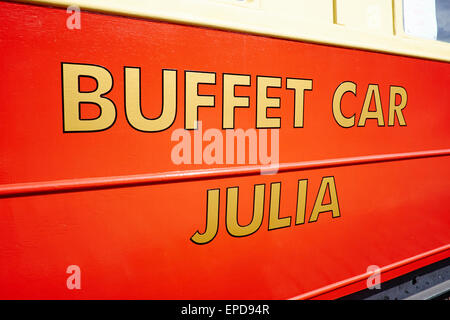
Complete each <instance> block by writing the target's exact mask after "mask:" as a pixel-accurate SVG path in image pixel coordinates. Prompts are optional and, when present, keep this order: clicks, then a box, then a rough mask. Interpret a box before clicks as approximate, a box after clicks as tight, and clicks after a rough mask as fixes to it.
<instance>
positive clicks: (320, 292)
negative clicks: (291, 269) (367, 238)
mask: <svg viewBox="0 0 450 320" xmlns="http://www.w3.org/2000/svg"><path fill="white" fill-rule="evenodd" d="M449 249H450V244H446V245H443V246H441V247H438V248H435V249H433V250H430V251H426V252H423V253H421V254H418V255H415V256H412V257H409V258H406V259H403V260H400V261H398V262H395V263H392V264H390V265H387V266H384V267H382V268H380V274H383V273H385V272H389V271H392V270H395V269H398V268H401V267H404V266H406V265H408V264H411V263H414V262H417V261H420V260H423V259H426V258H429V257H431V256H434V255H436V254H439V253H442V252H445V251H447V250H449ZM374 272H375V271H373V272H366V273H363V274H360V275H358V276H354V277H352V278H348V279H345V280H342V281H339V282H336V283H334V284H331V285H328V286H325V287H322V288H320V289H316V290H313V291H310V292H307V293H304V294H301V295H298V296H295V297H293V298H290V299H288V300H306V299H311V298H315V297H319V296H322V295H324V294H327V293H330V292H333V291H336V290H338V289H341V288H343V287H346V286H349V285H352V284H354V283H356V282H359V281H364V280H366V279H367V278H369V277H370V276H371V275H373V274H374Z"/></svg>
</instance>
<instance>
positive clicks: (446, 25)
mask: <svg viewBox="0 0 450 320" xmlns="http://www.w3.org/2000/svg"><path fill="white" fill-rule="evenodd" d="M436 17H437V26H438V33H437V39H438V40H440V41H445V42H450V0H436Z"/></svg>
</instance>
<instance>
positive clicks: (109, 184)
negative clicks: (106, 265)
mask: <svg viewBox="0 0 450 320" xmlns="http://www.w3.org/2000/svg"><path fill="white" fill-rule="evenodd" d="M448 155H450V149H440V150H430V151H417V152H405V153H394V154H382V155H370V156H359V157H347V158H338V159H327V160H316V161H302V162H295V163H285V164H280V165H279V166H276V165H272V166H259V165H258V166H246V167H229V168H216V169H202V170H186V171H168V172H163V173H152V174H138V175H126V176H112V177H96V178H79V179H65V180H53V181H44V182H26V183H13V184H4V185H0V198H7V197H15V196H28V195H39V194H48V193H61V192H75V191H88V190H97V189H110V188H123V187H133V186H142V185H152V184H164V183H176V182H185V181H190V180H210V179H225V178H230V177H238V176H252V175H260V174H264V173H266V175H267V174H270V172H273V171H274V169H275V170H276V173H284V172H292V171H302V170H313V169H322V168H330V167H341V166H351V165H361V164H371V163H379V162H391V161H400V160H411V159H420V158H432V157H441V156H448Z"/></svg>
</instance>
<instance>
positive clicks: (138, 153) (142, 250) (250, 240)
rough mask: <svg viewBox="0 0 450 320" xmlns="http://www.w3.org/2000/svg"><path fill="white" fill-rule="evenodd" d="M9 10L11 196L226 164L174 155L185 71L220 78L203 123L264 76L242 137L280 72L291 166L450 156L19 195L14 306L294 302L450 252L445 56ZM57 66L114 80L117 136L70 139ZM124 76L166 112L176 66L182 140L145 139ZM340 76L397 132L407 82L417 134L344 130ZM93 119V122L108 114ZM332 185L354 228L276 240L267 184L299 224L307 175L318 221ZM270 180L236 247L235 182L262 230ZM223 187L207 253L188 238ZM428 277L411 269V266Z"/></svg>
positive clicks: (0, 158)
mask: <svg viewBox="0 0 450 320" xmlns="http://www.w3.org/2000/svg"><path fill="white" fill-rule="evenodd" d="M0 8H1V10H0V20H1V21H2V24H1V25H0V52H1V53H2V55H1V58H0V59H1V64H0V72H1V74H2V78H1V80H0V81H1V85H0V96H1V97H2V102H1V106H0V118H1V119H2V121H0V184H2V185H1V186H0V189H8V188H9V189H10V188H11V187H13V186H14V185H13V184H17V183H25V182H42V181H53V180H60V179H77V178H89V177H110V176H126V175H130V174H150V173H165V172H172V171H179V170H198V169H211V168H214V167H222V166H221V165H216V166H211V165H206V164H199V165H175V164H173V162H172V161H171V158H170V155H171V150H172V148H173V146H174V145H175V142H172V141H171V134H172V132H173V130H175V129H177V128H182V127H183V125H184V109H183V106H184V78H183V73H184V71H185V70H196V71H208V72H215V73H216V76H217V84H216V85H205V86H201V87H200V93H202V94H213V95H215V102H216V106H215V107H214V108H200V112H199V120H201V121H202V122H203V125H204V130H205V129H208V128H219V129H220V128H221V127H222V124H221V121H222V105H221V101H222V74H223V73H225V72H227V73H239V74H249V75H251V83H252V85H251V86H250V87H248V88H245V87H243V88H239V89H237V94H239V95H248V96H250V108H248V109H237V110H236V127H237V128H243V129H248V128H254V127H255V117H256V106H255V99H256V76H257V75H266V76H277V77H282V79H283V85H282V88H281V89H270V90H269V94H270V95H272V96H277V97H280V99H281V108H280V109H271V110H270V111H269V115H270V116H279V117H281V130H280V147H279V148H280V163H281V164H282V165H283V164H289V163H294V162H301V161H305V160H322V159H323V160H326V159H336V158H345V157H354V156H367V155H383V154H391V153H402V152H420V151H423V150H441V151H442V152H441V157H438V158H436V157H433V158H424V159H409V160H401V161H396V162H385V163H383V162H381V163H370V164H361V165H352V166H336V167H331V168H322V169H314V170H306V171H303V170H291V171H289V172H283V173H279V174H278V175H268V176H260V175H256V176H255V175H252V176H245V175H244V176H233V177H232V176H230V177H226V178H220V179H213V178H210V179H202V180H198V181H195V180H186V181H182V182H173V181H172V183H158V184H150V185H145V186H135V187H126V188H115V189H107V190H90V191H80V192H69V193H65V192H63V193H56V194H41V195H29V196H20V197H16V196H12V195H11V194H9V195H8V196H4V197H3V198H1V199H0V298H3V299H4V298H124V299H128V298H144V299H147V298H148V299H157V298H211V299H219V298H229V299H234V298H236V299H247V298H256V299H259V298H264V299H266V298H269V299H272V298H278V299H284V298H291V297H295V296H298V295H300V294H303V293H307V292H311V291H313V290H316V289H319V288H321V287H324V286H327V285H332V284H335V283H336V282H339V281H342V280H345V279H349V278H351V277H354V276H358V275H360V274H364V273H366V269H367V267H368V266H369V265H378V266H380V267H383V266H388V265H391V264H393V263H398V262H401V261H403V260H404V259H408V258H410V257H414V256H417V255H420V254H423V253H426V252H429V251H430V250H433V249H436V248H443V249H442V250H441V252H440V253H439V254H438V256H439V257H440V258H445V257H448V256H449V250H448V245H449V242H450V241H449V240H450V239H449V233H448V229H449V226H450V219H449V209H448V207H446V201H447V200H448V190H449V187H450V183H449V181H450V179H449V178H450V171H449V164H450V163H449V158H448V154H449V149H448V148H449V144H448V141H449V138H450V130H449V129H448V124H447V121H448V119H449V118H450V117H449V116H450V108H449V101H450V92H449V91H448V90H446V87H445V85H446V84H447V83H449V81H450V65H449V64H448V63H443V62H436V61H427V60H421V59H415V58H408V57H400V56H392V55H388V54H381V53H370V52H363V51H359V50H352V49H344V48H337V47H330V46H324V45H317V44H308V43H301V42H297V41H288V40H280V39H273V38H267V37H261V36H252V35H246V34H239V33H233V32H225V31H217V30H210V29H204V28H199V27H191V26H181V25H175V24H169V23H161V22H154V21H146V20H139V19H130V18H125V17H114V16H109V15H103V14H95V13H87V12H84V13H82V28H81V30H69V29H67V28H66V18H67V14H66V12H65V10H63V9H56V8H46V7H38V6H30V5H23V4H13V3H0ZM61 62H72V63H86V64H96V65H101V66H103V67H105V68H107V69H108V70H109V71H110V72H111V74H112V76H113V78H114V87H113V89H112V91H111V92H110V93H109V94H108V97H109V98H110V99H111V100H113V101H114V103H115V104H116V108H117V120H116V122H115V124H114V125H113V126H112V127H111V128H109V129H107V130H105V131H101V132H91V133H63V127H62V124H63V123H62V102H61V101H62V96H61ZM124 66H136V67H141V71H142V103H143V110H144V113H145V114H146V115H147V116H148V117H156V116H157V115H158V114H159V112H160V111H161V109H160V108H161V70H162V69H163V68H166V69H176V70H178V79H177V85H178V91H177V105H178V109H177V118H176V120H175V122H174V124H173V125H172V126H171V127H170V128H169V129H167V130H165V131H162V132H158V133H144V132H139V131H136V130H134V129H133V128H132V127H130V125H129V124H128V123H127V121H126V119H125V113H124V105H123V104H124V102H123V101H124V88H123V87H124V84H123V67H124ZM286 77H293V78H308V79H313V90H312V91H310V92H308V93H306V95H305V119H304V121H305V125H304V128H293V126H292V124H293V107H294V106H293V104H294V103H293V99H294V95H293V92H292V91H291V90H286V83H285V79H286ZM343 81H353V82H355V83H356V84H357V95H356V97H354V96H352V95H351V94H348V96H347V95H346V96H345V97H344V98H343V106H344V107H343V111H344V113H345V114H348V115H350V114H352V113H354V112H356V113H357V114H359V112H360V110H361V107H362V104H363V101H364V97H365V93H366V90H367V86H368V84H370V83H376V84H378V85H379V89H380V93H381V101H382V106H383V111H384V118H385V122H386V123H387V118H388V105H389V87H390V85H398V86H402V87H404V88H405V89H406V90H407V93H408V103H407V107H406V108H405V109H404V115H405V120H406V123H407V126H398V125H396V126H393V127H388V126H383V127H379V126H378V125H377V122H376V120H373V119H372V120H370V119H369V120H368V121H367V123H366V125H365V126H364V127H357V126H355V127H352V128H348V129H345V128H342V127H340V126H339V125H338V124H337V123H336V122H335V120H334V118H333V114H332V107H331V106H332V98H333V93H334V91H335V89H336V87H337V86H338V85H339V84H340V83H341V82H343ZM83 85H86V90H88V89H89V88H90V87H89V86H91V87H92V83H91V84H89V83H86V84H83ZM83 112H86V114H84V115H86V116H95V109H91V110H86V109H84V111H83ZM356 119H357V120H358V116H357V118H356ZM223 166H226V165H223ZM228 167H229V166H228ZM325 176H334V178H335V181H336V188H337V193H338V197H339V207H340V212H341V216H340V217H338V218H335V219H333V218H331V213H321V214H320V216H319V219H318V221H317V222H315V223H305V224H304V225H298V226H292V227H289V228H283V229H277V230H272V231H267V226H268V208H269V195H270V192H269V191H270V190H269V189H270V183H272V182H281V205H280V216H283V217H284V216H293V218H292V220H294V219H295V210H296V197H297V181H298V180H299V179H308V198H307V199H308V200H307V206H306V212H307V218H309V214H310V213H311V211H312V207H313V204H314V200H315V197H316V195H317V190H318V189H319V185H320V181H321V178H322V177H325ZM262 183H265V184H266V187H265V188H266V189H265V206H264V207H265V211H264V220H263V224H262V227H261V228H260V230H258V231H257V232H256V233H255V234H253V235H251V236H248V237H244V238H234V237H231V236H230V235H229V234H227V232H226V229H225V203H226V197H225V194H226V188H227V187H232V186H239V214H240V215H242V216H240V217H239V219H240V221H244V222H245V221H247V222H248V221H250V219H251V218H250V217H251V214H252V205H253V195H252V192H253V186H254V185H255V184H262ZM214 188H220V190H221V191H220V192H221V193H220V221H219V232H218V234H217V236H216V238H215V239H214V240H213V241H212V242H211V243H209V244H207V245H201V246H199V245H195V244H194V243H193V242H191V241H190V240H189V238H190V237H191V236H192V235H193V234H194V232H195V231H197V230H203V228H204V221H205V214H206V192H207V190H208V189H214ZM9 189H8V190H9ZM241 219H242V220H241ZM246 219H247V220H246ZM292 224H293V223H292ZM446 246H447V247H446ZM433 257H435V256H431V257H428V258H427V259H428V260H426V262H424V263H429V262H431V261H432V260H433ZM72 264H75V265H78V266H80V268H81V271H82V289H81V290H68V289H67V287H66V278H67V277H68V274H66V273H65V271H66V268H67V266H68V265H72ZM419 266H420V262H416V264H415V265H414V264H412V265H411V266H410V267H408V265H406V266H403V269H402V271H401V272H400V273H404V272H407V271H409V270H412V269H413V268H417V267H419ZM400 273H399V274H400ZM382 280H386V279H382ZM364 285H365V283H364V281H363V282H362V283H360V284H358V285H357V286H355V287H352V288H351V289H349V288H345V287H344V288H341V289H340V291H338V292H337V293H336V292H334V293H332V294H330V295H328V296H324V297H330V298H334V297H337V296H340V295H343V294H346V293H350V292H351V291H353V290H360V289H363V288H364Z"/></svg>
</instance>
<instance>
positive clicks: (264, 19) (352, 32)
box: [18, 0, 450, 62]
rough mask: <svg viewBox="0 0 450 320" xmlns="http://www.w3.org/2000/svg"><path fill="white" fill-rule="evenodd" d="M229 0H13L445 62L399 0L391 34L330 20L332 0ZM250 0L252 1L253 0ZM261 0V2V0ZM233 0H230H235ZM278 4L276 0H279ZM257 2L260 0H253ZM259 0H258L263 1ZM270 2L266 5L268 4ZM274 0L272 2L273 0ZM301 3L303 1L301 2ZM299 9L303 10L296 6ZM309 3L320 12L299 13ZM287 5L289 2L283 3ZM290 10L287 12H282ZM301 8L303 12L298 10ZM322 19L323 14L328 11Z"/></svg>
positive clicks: (449, 53) (442, 47) (447, 55)
mask: <svg viewBox="0 0 450 320" xmlns="http://www.w3.org/2000/svg"><path fill="white" fill-rule="evenodd" d="M234 1H235V0H228V1H225V0H220V1H219V0H95V1H93V0H18V2H27V3H34V4H43V5H52V6H58V7H68V6H70V5H77V6H79V7H80V8H81V10H89V11H98V12H105V13H111V14H117V15H124V16H132V17H140V18H146V19H154V20H160V21H168V22H176V23H182V24H190V25H198V26H206V27H212V28H218V29H225V30H232V31H239V32H245V33H250V34H257V35H265V36H271V37H277V38H284V39H291V40H300V41H307V42H314V43H322V44H329V45H335V46H342V47H350V48H357V49H364V50H370V51H378V52H387V53H391V54H399V55H405V56H412V57H418V58H425V59H433V60H439V61H446V62H450V44H448V43H445V42H441V41H433V40H427V39H417V38H413V37H411V36H408V35H406V34H405V33H404V32H403V18H402V17H403V16H402V11H403V9H402V1H401V0H392V5H393V8H392V12H393V14H394V17H393V19H392V21H393V24H394V30H395V35H394V30H392V34H386V33H380V32H369V31H367V30H365V31H364V30H361V29H357V28H350V27H346V26H342V25H338V24H335V23H333V22H334V20H336V7H335V6H336V1H332V0H321V1H317V2H316V1H314V2H313V1H306V2H305V1H299V0H297V1H298V2H297V3H298V4H295V3H296V2H295V1H291V2H289V4H292V5H293V6H294V8H292V10H287V9H286V8H280V10H275V9H274V8H277V7H276V5H275V3H276V2H275V3H274V2H272V1H269V0H247V2H248V3H250V4H251V5H248V6H245V3H244V5H243V4H242V3H240V4H239V5H238V4H237V3H236V4H234ZM255 1H256V4H257V5H255ZM262 1H265V2H262ZM235 2H236V1H235ZM279 3H280V5H281V4H282V3H281V2H279ZM258 4H261V5H258ZM263 4H264V5H263ZM269 4H270V5H269ZM277 4H278V3H277ZM302 6H303V7H302ZM302 8H303V9H305V10H302ZM311 8H313V9H314V10H315V11H314V12H316V13H317V15H320V17H319V18H317V15H308V14H305V12H306V9H308V10H309V9H311ZM288 9H289V8H288ZM288 11H292V12H288ZM301 12H303V14H301ZM328 15H329V19H328V20H326V19H324V18H323V17H324V16H325V17H328Z"/></svg>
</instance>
